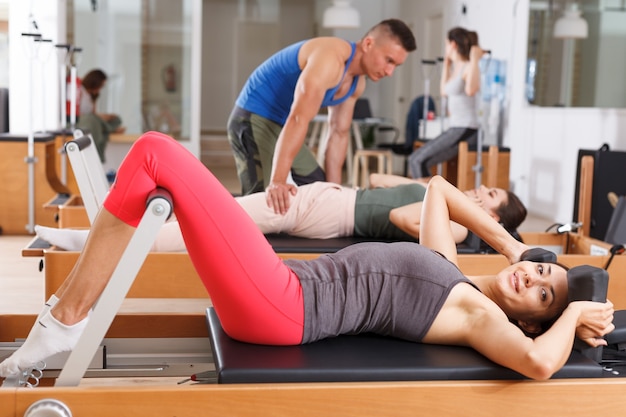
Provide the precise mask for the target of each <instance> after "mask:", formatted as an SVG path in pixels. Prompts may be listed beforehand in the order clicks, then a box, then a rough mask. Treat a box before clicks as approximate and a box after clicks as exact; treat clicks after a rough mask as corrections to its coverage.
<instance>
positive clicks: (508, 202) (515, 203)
mask: <svg viewBox="0 0 626 417" xmlns="http://www.w3.org/2000/svg"><path fill="white" fill-rule="evenodd" d="M372 175H374V174H372ZM377 178H378V177H377ZM392 180H394V181H396V182H397V184H396V186H393V187H385V188H372V189H362V190H355V189H353V188H348V187H342V186H340V185H338V184H333V183H329V182H316V183H312V184H307V185H302V186H300V187H298V192H297V193H296V195H295V196H294V195H292V196H291V201H290V205H289V210H288V211H287V213H286V214H284V215H282V214H277V213H275V211H274V209H273V208H271V207H269V206H268V205H267V202H266V196H265V193H264V192H260V193H254V194H249V195H246V196H243V197H236V198H235V200H237V202H238V203H239V204H240V205H241V207H243V209H244V210H245V211H246V213H248V215H249V216H250V217H251V218H252V220H253V221H254V222H255V223H256V225H257V226H258V227H259V228H260V229H261V231H262V232H263V233H265V234H268V233H285V234H289V235H291V236H297V237H303V238H309V239H330V238H336V237H343V236H357V237H365V238H371V239H381V240H393V241H400V240H402V241H407V240H408V241H417V240H419V236H420V222H421V212H422V205H423V199H424V193H425V192H426V186H425V185H424V184H420V183H418V182H417V181H416V180H413V179H408V178H407V179H406V180H408V181H409V182H408V183H400V181H402V180H403V178H402V177H397V179H394V178H393V177H392V176H389V177H388V178H387V179H386V181H385V182H382V181H381V183H383V184H388V183H389V182H390V181H392ZM465 195H467V196H468V197H469V199H471V200H472V201H474V202H475V203H476V204H477V205H479V206H480V207H482V208H483V209H484V210H485V211H486V212H487V213H489V215H490V216H491V217H493V218H494V219H495V220H497V221H498V222H500V223H501V224H502V225H503V226H504V227H505V228H506V229H507V230H509V231H510V232H515V231H516V229H517V228H518V227H519V225H520V224H521V223H522V222H523V221H524V219H525V218H526V207H524V205H523V204H522V202H521V201H520V200H519V198H518V197H517V196H516V195H515V194H513V193H512V192H510V191H507V190H504V189H502V188H487V187H485V186H481V187H480V188H477V189H474V190H469V191H465ZM450 227H451V230H452V234H453V237H454V241H455V242H456V243H461V242H463V241H465V240H466V239H467V238H468V235H469V231H468V230H467V228H466V227H464V226H462V225H460V224H458V223H454V222H451V223H450ZM35 232H36V233H37V236H38V237H39V238H41V239H43V240H46V241H48V242H49V243H51V244H52V245H55V246H56V247H57V248H60V249H65V250H73V251H80V250H82V248H83V247H84V245H85V242H86V240H87V235H88V233H89V230H87V229H84V230H79V229H59V228H56V227H44V226H39V225H37V226H35ZM152 250H153V251H158V252H178V251H184V250H185V242H184V240H183V238H182V235H181V233H180V228H179V226H178V223H177V222H175V221H170V222H168V223H166V224H165V225H163V227H162V228H161V230H160V232H159V235H158V236H157V238H156V240H155V242H154V245H153V246H152Z"/></svg>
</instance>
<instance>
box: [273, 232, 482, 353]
mask: <svg viewBox="0 0 626 417" xmlns="http://www.w3.org/2000/svg"><path fill="white" fill-rule="evenodd" d="M285 263H286V264H287V265H288V266H289V267H290V268H291V269H292V270H293V271H294V272H295V274H296V275H297V276H298V278H299V279H300V283H301V285H302V293H303V297H304V333H303V336H302V343H309V342H313V341H316V340H320V339H324V338H328V337H333V336H338V335H342V334H347V335H350V334H359V333H375V334H379V335H383V336H392V337H398V338H401V339H405V340H410V341H414V342H420V341H421V340H422V339H423V338H424V336H425V335H426V333H427V332H428V330H429V329H430V326H431V324H432V322H433V320H434V319H435V317H437V314H438V313H439V310H440V309H441V307H442V305H443V304H444V302H445V301H446V299H447V297H448V294H449V293H450V290H451V289H452V288H453V287H454V286H455V285H457V284H459V283H469V284H471V285H473V284H472V283H471V281H470V280H468V279H467V278H466V277H465V276H464V275H463V274H462V273H461V271H460V270H459V269H458V268H457V267H456V265H454V264H453V263H451V262H449V261H448V260H447V259H445V258H444V257H443V256H442V255H440V254H438V253H437V252H434V251H432V250H430V249H428V248H426V247H424V246H421V245H419V244H417V243H413V242H395V243H378V242H368V243H359V244H354V245H350V246H348V247H347V248H345V249H342V250H340V251H338V252H336V253H333V254H328V255H323V256H321V257H319V258H317V259H314V260H310V261H297V260H286V261H285ZM474 287H475V286H474Z"/></svg>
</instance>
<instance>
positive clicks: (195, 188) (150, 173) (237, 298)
mask: <svg viewBox="0 0 626 417" xmlns="http://www.w3.org/2000/svg"><path fill="white" fill-rule="evenodd" d="M157 186H159V187H162V188H165V189H166V190H168V191H169V192H170V193H171V195H172V199H173V204H174V212H175V213H176V218H177V219H178V222H179V224H180V228H181V231H182V235H183V239H184V240H185V245H186V247H187V251H188V252H189V256H190V257H191V261H192V263H193V265H194V267H195V268H196V271H197V272H198V275H199V276H200V278H201V279H202V282H203V283H204V286H205V287H206V289H207V291H208V292H209V295H210V297H211V301H212V302H213V306H214V307H215V310H216V312H217V314H218V316H219V318H220V321H221V323H222V326H223V327H224V330H225V331H226V332H227V333H228V334H229V335H230V336H231V337H233V338H235V339H238V340H241V341H244V342H250V343H260V344H271V345H293V344H298V343H300V342H301V341H302V334H303V326H304V302H303V298H302V287H301V286H300V281H299V280H298V277H297V276H296V275H295V273H294V272H293V271H292V270H291V269H290V268H288V267H287V266H286V265H285V264H284V263H283V262H282V260H281V259H280V258H279V257H278V256H277V255H276V253H274V251H273V250H272V247H271V246H270V245H269V243H268V242H267V240H266V239H265V236H263V234H262V233H261V232H260V231H259V229H258V227H257V226H256V225H255V224H254V222H253V221H252V219H251V218H250V217H249V216H248V215H247V214H246V212H245V211H244V210H243V209H242V208H241V207H240V206H239V204H238V203H237V202H236V201H235V199H234V198H233V197H232V196H231V195H230V193H229V192H228V191H227V190H226V189H225V188H224V187H223V186H222V184H221V183H220V182H219V181H218V180H217V178H215V177H214V176H213V174H212V173H211V172H210V171H209V170H208V169H207V168H206V167H205V166H204V165H203V164H202V163H201V162H200V161H199V160H198V159H197V158H196V157H194V156H193V155H192V154H191V153H189V152H188V151H187V150H186V149H185V148H184V147H183V146H182V145H180V144H179V143H178V142H176V141H175V140H173V139H172V138H170V137H169V136H166V135H164V134H161V133H158V132H148V133H146V134H144V135H143V136H142V137H141V138H140V139H139V140H138V141H137V142H136V143H135V144H134V145H133V147H132V148H131V150H130V151H129V153H128V155H127V156H126V158H125V159H124V161H123V162H122V165H121V166H120V168H119V171H118V174H117V180H116V182H115V184H114V185H113V187H112V188H111V191H110V193H109V195H108V197H107V199H106V201H105V202H104V206H105V207H106V209H107V210H108V211H110V212H111V213H112V214H113V215H115V216H116V217H118V218H119V219H121V220H122V221H124V222H125V223H127V224H129V225H131V226H134V227H136V226H137V225H138V224H139V220H140V219H141V216H142V215H143V213H144V210H145V207H146V197H147V196H148V194H149V193H150V192H151V191H152V190H154V189H155V188H156V187H157Z"/></svg>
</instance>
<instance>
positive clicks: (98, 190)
mask: <svg viewBox="0 0 626 417" xmlns="http://www.w3.org/2000/svg"><path fill="white" fill-rule="evenodd" d="M65 153H66V154H67V157H68V159H69V160H70V163H71V165H72V170H73V171H74V177H75V178H76V183H77V185H78V189H79V190H80V195H81V198H82V202H83V205H84V206H85V210H86V211H87V217H88V218H89V222H90V223H93V221H94V219H95V218H96V215H97V214H98V210H100V207H101V206H102V202H103V201H104V199H105V197H106V195H107V193H108V192H109V182H108V180H107V177H106V175H105V173H104V169H102V163H101V162H100V157H99V156H98V153H97V151H96V146H95V145H94V142H93V138H92V137H91V135H85V134H83V132H82V131H81V130H79V129H76V130H75V131H74V140H71V141H69V142H67V143H66V144H65Z"/></svg>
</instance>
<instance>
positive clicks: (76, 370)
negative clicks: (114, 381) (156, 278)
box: [3, 188, 173, 387]
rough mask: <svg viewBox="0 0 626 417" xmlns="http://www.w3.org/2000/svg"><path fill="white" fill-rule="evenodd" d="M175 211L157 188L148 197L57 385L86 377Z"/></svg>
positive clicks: (10, 382) (12, 383) (11, 382)
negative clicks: (140, 271)
mask: <svg viewBox="0 0 626 417" xmlns="http://www.w3.org/2000/svg"><path fill="white" fill-rule="evenodd" d="M172 212H173V207H172V199H171V196H170V195H169V193H168V192H167V191H166V190H164V189H159V188H157V189H156V190H155V191H154V192H152V193H150V195H149V196H148V197H147V200H146V210H145V212H144V214H143V216H142V218H141V220H140V222H139V224H138V226H137V228H136V230H135V232H134V233H133V235H132V237H131V239H130V241H129V242H128V245H127V247H126V248H125V250H124V252H123V254H122V256H121V258H120V260H119V262H118V263H117V265H116V266H115V269H114V271H113V273H112V275H111V278H110V279H109V282H108V283H107V285H106V287H105V289H104V291H103V292H102V294H101V295H100V297H99V299H98V300H97V302H96V304H95V306H94V307H93V309H92V311H91V313H90V320H89V322H88V323H87V326H86V327H85V330H84V332H83V334H82V335H81V337H80V338H79V340H78V342H77V344H76V347H75V348H74V349H73V350H72V351H71V352H70V354H69V356H68V358H67V361H66V362H65V365H64V366H63V369H62V370H61V372H60V374H59V376H58V378H57V379H56V385H57V386H77V385H78V384H79V383H80V380H81V379H82V378H83V377H84V375H85V372H86V371H87V369H88V367H89V364H90V363H91V361H92V358H93V357H94V355H95V353H96V351H97V350H98V347H99V346H100V344H101V342H102V340H103V339H104V336H105V334H106V332H107V330H108V329H109V327H110V326H111V323H112V322H113V319H114V318H115V316H116V314H117V313H118V311H119V309H120V307H121V305H122V303H123V301H124V299H125V297H126V295H127V293H128V291H129V289H130V287H131V285H132V283H133V281H134V279H135V277H136V276H137V273H138V272H139V270H140V269H141V266H142V265H143V263H144V260H145V259H146V256H147V255H148V253H149V251H150V248H151V246H152V243H153V242H154V240H155V238H156V236H157V234H158V231H159V229H160V228H161V226H162V225H163V224H164V223H165V221H166V220H167V218H168V217H169V216H170V215H171V213H172ZM19 384H20V382H19V381H18V380H17V379H14V380H11V379H6V380H5V381H4V383H3V387H6V386H9V387H10V386H19Z"/></svg>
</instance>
